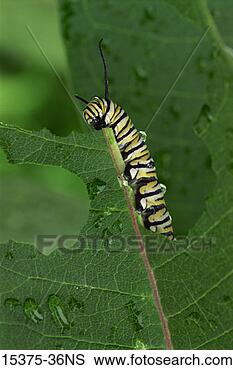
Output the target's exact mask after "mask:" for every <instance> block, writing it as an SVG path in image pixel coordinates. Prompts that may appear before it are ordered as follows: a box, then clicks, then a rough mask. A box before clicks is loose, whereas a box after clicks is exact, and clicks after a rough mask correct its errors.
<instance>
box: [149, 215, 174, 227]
mask: <svg viewBox="0 0 233 370" xmlns="http://www.w3.org/2000/svg"><path fill="white" fill-rule="evenodd" d="M148 221H149V220H148ZM167 221H171V219H170V217H169V216H167V217H166V218H165V219H164V220H162V221H160V220H157V221H154V222H150V221H149V222H150V224H151V226H158V225H160V226H162V225H163V224H165V222H167ZM169 226H170V225H169Z"/></svg>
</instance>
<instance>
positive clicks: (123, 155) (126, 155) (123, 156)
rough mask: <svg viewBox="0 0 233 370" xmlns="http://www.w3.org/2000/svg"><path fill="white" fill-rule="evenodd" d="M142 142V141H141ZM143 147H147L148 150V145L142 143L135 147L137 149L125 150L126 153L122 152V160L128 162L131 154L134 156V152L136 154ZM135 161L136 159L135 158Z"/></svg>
mask: <svg viewBox="0 0 233 370" xmlns="http://www.w3.org/2000/svg"><path fill="white" fill-rule="evenodd" d="M139 140H140V139H139ZM131 143H132V141H131V142H130V143H128V145H127V147H128V146H129V145H130V144H131ZM143 146H145V148H146V145H145V143H144V142H143V141H142V142H141V143H140V144H139V145H135V147H134V148H132V149H130V150H128V151H127V150H126V149H127V147H126V148H124V152H122V158H123V160H126V159H127V157H129V156H130V154H132V153H133V152H136V151H138V149H141V148H142V147H143ZM134 159H135V158H134ZM130 160H133V159H130Z"/></svg>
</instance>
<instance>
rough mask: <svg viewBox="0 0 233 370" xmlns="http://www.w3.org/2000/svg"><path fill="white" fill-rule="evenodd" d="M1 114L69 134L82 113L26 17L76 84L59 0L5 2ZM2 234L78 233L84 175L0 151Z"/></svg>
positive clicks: (84, 210) (84, 207)
mask: <svg viewBox="0 0 233 370" xmlns="http://www.w3.org/2000/svg"><path fill="white" fill-rule="evenodd" d="M0 7H1V9H0V121H1V122H4V123H6V124H10V125H15V126H18V127H23V128H26V129H29V130H40V129H42V128H44V127H46V128H48V129H49V130H50V131H52V132H53V133H54V134H56V135H59V136H63V135H68V134H69V133H70V132H71V131H72V130H73V129H75V130H80V125H81V124H82V122H81V118H80V114H79V112H78V111H77V109H75V107H74V105H73V103H72V101H71V100H70V98H69V97H68V96H67V93H66V91H65V89H64V88H63V87H62V85H61V83H60V82H59V81H58V79H57V77H56V75H55V73H54V72H53V71H52V69H51V67H50V65H49V64H48V63H47V62H46V60H45V58H44V57H43V55H42V54H41V52H40V50H39V49H38V47H37V46H36V44H35V42H34V40H33V39H32V37H31V35H30V33H29V32H28V30H27V28H26V25H28V26H29V27H30V28H31V29H32V31H33V33H34V34H35V35H36V37H37V39H38V41H39V42H40V44H41V46H42V48H43V50H44V51H45V53H46V55H47V56H48V58H49V60H50V61H51V63H52V65H53V66H54V68H55V69H56V71H57V72H58V74H59V75H60V76H61V78H62V79H63V81H64V83H65V85H67V86H68V88H69V90H70V91H71V92H72V89H71V84H70V82H69V72H68V68H67V60H66V54H65V48H64V45H63V41H62V37H61V33H60V23H59V14H58V7H57V1H56V0H40V1H38V0H20V1H17V0H1V2H0ZM0 177H1V182H0V199H1V225H0V241H6V240H8V239H13V240H17V241H26V242H32V240H33V238H34V235H35V234H38V233H49V234H51V233H74V232H78V231H79V230H80V228H81V226H82V225H83V224H84V223H85V220H86V218H87V215H88V207H89V201H88V197H87V193H86V189H85V187H84V185H83V183H82V181H81V180H79V179H78V178H77V177H76V176H74V175H72V174H70V173H68V172H67V171H65V170H63V169H60V168H52V167H47V168H46V167H39V166H32V165H27V166H25V165H24V166H20V165H11V164H8V163H7V161H6V158H5V155H4V154H3V151H0Z"/></svg>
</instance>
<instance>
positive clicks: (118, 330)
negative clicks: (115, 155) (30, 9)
mask: <svg viewBox="0 0 233 370" xmlns="http://www.w3.org/2000/svg"><path fill="white" fill-rule="evenodd" d="M218 4H219V3H218ZM218 6H219V5H218ZM199 11H200V10H199ZM221 11H223V9H221ZM61 14H62V21H63V34H64V37H65V40H66V44H67V49H68V55H69V59H70V65H71V70H72V72H73V81H74V85H75V86H76V88H77V91H78V92H79V93H80V94H81V95H83V96H84V97H87V98H89V97H90V96H93V95H97V94H100V95H102V92H103V91H102V90H103V83H102V79H100V77H99V76H100V75H102V74H101V73H102V69H100V68H101V67H100V62H99V56H98V52H97V47H96V46H97V41H98V39H99V38H100V37H101V36H104V42H105V50H106V57H107V60H108V64H109V67H110V70H111V73H110V76H111V81H110V82H111V84H110V85H111V97H112V98H113V99H114V100H116V101H117V102H119V103H121V104H122V106H123V107H124V108H126V110H127V111H128V112H129V114H130V115H131V116H132V118H133V121H135V123H136V126H137V128H138V129H143V128H145V127H146V125H147V122H149V120H150V118H151V116H152V115H153V113H154V109H155V108H156V107H158V106H159V102H160V101H161V100H162V98H163V96H164V94H165V93H166V91H167V90H168V88H169V86H171V83H172V82H173V79H174V78H175V76H176V75H177V74H178V73H179V71H180V69H181V67H182V65H183V64H184V60H185V59H186V57H187V55H188V54H190V52H191V50H192V49H193V46H194V45H195V44H196V42H197V41H198V39H199V38H200V36H201V32H200V31H197V29H195V28H193V26H192V24H191V23H190V22H187V21H186V19H185V18H184V19H183V18H180V17H179V18H178V21H177V12H176V11H172V7H170V6H169V5H166V4H165V3H164V2H163V1H156V2H154V1H151V2H148V3H147V4H146V5H145V4H144V3H143V2H136V3H135V2H134V1H127V2H124V4H123V3H121V4H119V3H118V2H114V1H99V2H98V4H97V2H94V1H89V2H87V1H85V0H83V1H82V2H74V1H62V2H61ZM125 14H130V16H129V17H127V24H126V23H125V16H124V15H125ZM224 14H225V18H224V23H225V24H227V22H228V23H229V24H230V17H228V9H227V10H225V13H224ZM204 19H206V18H205V16H204ZM207 23H208V22H207ZM171 30H172V32H171ZM171 35H172V36H171ZM184 35H185V36H184ZM211 37H212V39H211V41H210V39H208V40H207V39H205V41H204V43H203V44H202V45H201V46H200V47H199V49H198V53H197V54H195V56H194V57H193V59H192V61H191V63H190V64H189V66H188V67H187V69H186V70H185V72H184V73H183V75H182V78H180V80H179V82H178V84H177V85H176V87H175V89H174V90H173V92H172V94H171V95H170V96H169V98H168V99H167V101H166V104H165V105H164V106H163V109H162V110H161V111H160V114H159V115H158V117H157V118H156V120H155V121H154V122H153V124H152V126H151V128H150V131H149V132H148V143H149V146H150V147H151V148H152V150H151V152H152V154H153V155H154V154H156V155H154V157H155V160H156V162H157V163H158V166H157V167H158V172H159V174H160V179H161V181H162V182H164V183H165V184H166V185H167V189H168V190H167V200H168V204H169V208H171V213H172V215H173V219H174V225H175V230H176V231H177V235H178V236H179V235H180V234H182V233H184V232H187V231H188V230H189V239H188V240H187V238H186V239H184V240H183V241H182V240H181V239H180V238H177V239H178V240H177V242H174V243H169V244H164V242H163V239H162V238H161V237H155V238H154V239H153V251H151V248H149V245H147V248H148V249H147V254H148V257H149V263H150V266H151V267H152V268H153V272H154V276H155V277H156V282H157V287H158V291H155V289H154V288H155V286H154V285H153V284H152V287H153V289H152V288H151V286H150V283H153V279H152V280H150V281H149V280H148V275H147V273H148V269H147V270H146V269H145V265H144V263H143V258H142V257H145V256H144V254H143V253H142V254H140V253H139V252H138V249H137V247H136V245H135V243H134V246H135V248H132V247H131V249H130V248H129V246H127V248H126V250H120V251H119V245H117V243H116V242H114V241H113V242H112V244H111V241H112V239H111V238H110V239H108V242H109V243H108V244H107V245H106V243H105V244H104V241H106V240H103V239H102V238H103V236H105V237H106V236H107V237H111V236H114V235H115V236H118V235H121V236H124V237H126V236H129V235H130V236H133V234H134V230H133V228H132V226H131V220H130V216H129V210H128V209H127V206H126V203H125V199H124V197H123V193H122V189H121V188H120V187H119V183H118V180H117V177H116V173H115V170H114V168H113V164H112V161H111V158H110V156H109V154H108V151H107V146H106V143H105V141H104V140H103V138H102V134H101V132H98V133H96V132H95V133H94V134H92V133H91V132H88V133H87V134H86V135H80V134H79V135H77V134H76V133H72V134H71V135H70V136H68V137H66V138H59V137H55V136H53V135H51V134H50V133H49V132H48V131H42V132H29V131H25V130H21V129H19V128H16V127H12V126H3V125H2V126H0V144H1V146H2V147H3V149H4V150H5V152H6V153H7V156H8V160H9V162H10V163H12V164H16V163H18V164H19V163H20V164H25V163H31V164H33V163H34V164H37V165H48V164H49V165H53V166H59V167H60V166H61V167H63V168H65V169H67V170H69V171H71V172H73V173H75V174H77V175H78V176H80V177H81V178H82V179H83V181H84V182H85V184H86V186H87V189H88V191H89V196H90V200H91V206H90V214H89V220H88V223H87V225H86V226H85V227H84V229H83V230H82V234H81V235H82V236H83V237H86V236H93V235H95V236H98V237H99V238H100V239H99V240H98V243H97V245H96V246H95V248H94V249H93V245H92V243H91V240H89V242H88V245H86V246H85V249H84V250H83V251H82V252H78V251H75V250H74V251H71V250H70V249H67V250H65V251H64V250H63V252H62V251H61V250H60V249H59V248H58V250H57V251H55V252H53V253H52V254H50V255H49V256H45V255H43V254H40V253H39V252H38V251H37V250H35V249H34V248H33V247H32V246H30V245H27V244H19V243H14V242H10V243H8V244H4V245H2V247H1V261H2V262H1V270H0V274H1V276H0V278H1V281H2V286H1V316H2V317H3V320H2V322H1V325H2V330H1V335H0V343H1V348H12V347H14V348H22V343H23V347H24V348H32V347H33V348H65V349H69V348H85V349H86V348H129V349H130V348H166V347H168V345H167V334H168V333H165V332H166V330H165V331H164V330H162V328H163V329H164V325H162V324H164V322H161V320H160V319H161V312H160V315H159V310H158V298H160V301H161V304H162V307H160V308H161V309H162V311H163V312H162V316H163V318H167V319H168V324H169V330H170V333H171V340H172V344H173V347H174V348H176V349H178V348H192V349H193V348H202V349H203V348H206V349H213V348H218V349H227V348H232V345H233V342H232V317H233V315H232V310H233V305H232V293H233V291H232V286H233V284H232V275H233V269H232V242H233V239H232V226H233V225H232V212H233V206H232V204H233V190H232V189H233V186H232V185H233V171H232V163H233V161H232V149H231V147H232V69H231V68H232V59H231V57H230V53H228V54H227V55H228V56H227V57H226V47H225V45H223V44H221V45H220V43H221V42H222V41H221V40H219V38H218V37H217V36H216V33H213V34H211ZM213 39H215V40H216V42H215V43H214V44H213V42H212V40H213ZM95 50H96V54H95V58H94V57H93V55H94V54H93V53H95ZM227 50H228V49H227ZM140 122H141V124H140ZM195 133H196V134H195ZM214 176H215V177H214ZM207 195H208V200H207V202H205V201H204V200H205V197H206V196H207ZM203 209H204V212H202V211H203ZM201 214H202V216H201V217H200V215H201ZM197 220H198V222H196V221H197ZM195 222H196V223H195ZM194 223H195V226H193V225H194ZM192 226H193V227H192ZM191 227H192V228H191ZM145 234H148V233H145ZM134 238H135V235H134ZM134 241H135V239H134ZM106 249H107V251H106ZM144 262H145V259H144ZM150 272H152V271H151V270H150ZM157 293H159V296H158V294H157ZM156 299H157V301H156ZM155 301H156V302H157V306H156V304H155ZM163 313H164V315H163ZM16 328H17V329H19V330H18V335H17V336H14V333H15V329H16ZM9 333H10V335H9Z"/></svg>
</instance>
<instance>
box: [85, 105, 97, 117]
mask: <svg viewBox="0 0 233 370" xmlns="http://www.w3.org/2000/svg"><path fill="white" fill-rule="evenodd" d="M86 109H87V110H89V113H91V114H92V115H93V116H95V117H96V113H95V112H93V111H92V110H91V108H90V106H87V107H86Z"/></svg>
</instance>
